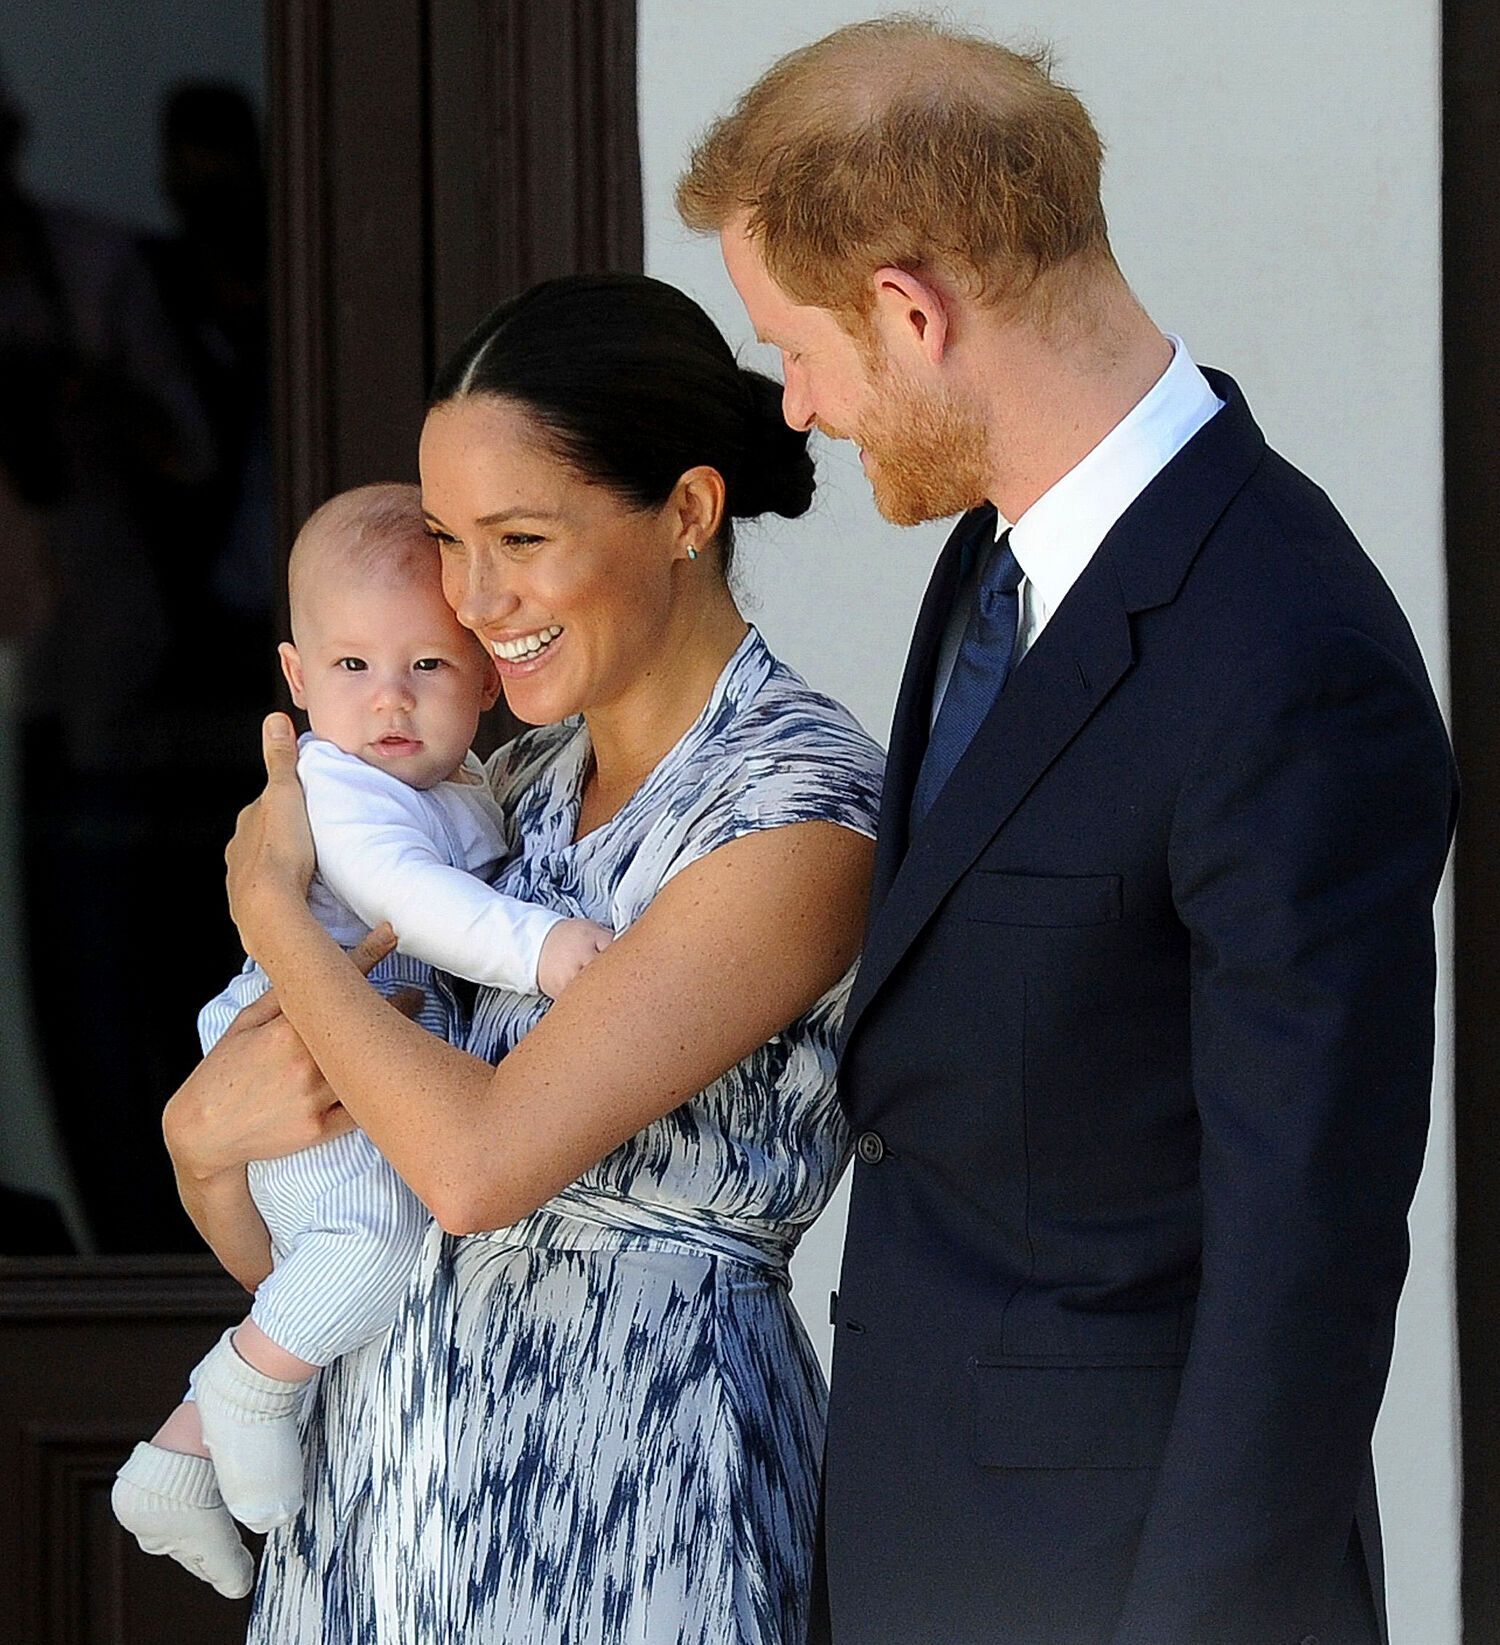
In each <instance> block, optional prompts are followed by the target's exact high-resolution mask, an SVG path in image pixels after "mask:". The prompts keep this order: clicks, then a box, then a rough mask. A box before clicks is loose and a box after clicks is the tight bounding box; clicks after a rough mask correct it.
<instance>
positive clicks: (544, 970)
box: [536, 920, 615, 999]
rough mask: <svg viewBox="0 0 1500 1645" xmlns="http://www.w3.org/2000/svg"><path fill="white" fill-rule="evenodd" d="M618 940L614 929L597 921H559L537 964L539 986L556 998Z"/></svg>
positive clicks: (546, 941) (549, 935)
mask: <svg viewBox="0 0 1500 1645" xmlns="http://www.w3.org/2000/svg"><path fill="white" fill-rule="evenodd" d="M614 940H615V934H614V932H613V931H611V930H609V929H608V927H607V926H603V925H596V924H595V923H594V922H593V920H559V921H558V922H557V924H556V925H554V926H553V927H552V929H551V930H550V931H549V932H548V933H547V935H546V937H545V938H544V939H543V942H542V952H541V956H540V957H539V958H538V960H537V964H536V985H537V987H538V988H540V989H541V991H542V992H543V993H544V994H547V995H550V996H551V998H553V999H556V998H557V996H558V995H559V994H560V993H562V991H563V989H565V988H566V987H567V986H568V984H569V983H570V982H572V980H573V979H574V977H576V976H577V975H578V973H579V972H580V971H582V970H583V968H584V966H586V965H587V964H588V963H589V962H590V961H591V960H595V959H597V958H598V957H599V955H600V954H602V953H603V952H604V950H605V949H606V948H608V947H609V945H610V944H611V943H612V942H613V941H614Z"/></svg>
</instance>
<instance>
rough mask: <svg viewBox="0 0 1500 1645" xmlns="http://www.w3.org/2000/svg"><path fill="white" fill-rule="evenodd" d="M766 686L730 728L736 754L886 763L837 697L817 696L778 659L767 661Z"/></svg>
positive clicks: (866, 764)
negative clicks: (784, 753) (773, 752)
mask: <svg viewBox="0 0 1500 1645" xmlns="http://www.w3.org/2000/svg"><path fill="white" fill-rule="evenodd" d="M768 662H769V665H770V666H769V669H768V671H767V673H766V677H765V681H764V683H763V684H762V685H761V687H760V689H759V690H758V691H757V692H755V694H754V695H753V696H751V697H750V698H749V699H748V700H747V701H746V702H745V704H744V706H743V709H742V712H741V713H740V714H738V715H737V716H736V717H735V718H734V720H732V721H731V722H730V724H729V726H728V727H727V731H728V744H729V747H730V749H731V750H733V751H739V752H747V753H748V752H750V751H751V750H754V749H763V748H766V747H778V748H784V749H787V750H789V751H790V750H796V751H799V752H805V753H808V754H817V753H820V752H821V753H822V754H824V755H825V756H826V757H827V758H828V759H830V760H832V761H834V762H836V763H852V764H854V765H856V766H859V767H861V768H864V767H873V768H874V770H875V771H876V773H877V774H878V773H879V771H880V770H881V768H882V767H883V765H884V763H885V754H884V752H883V751H882V749H881V747H880V744H879V743H877V742H876V741H875V739H874V738H873V737H872V736H870V734H869V733H868V732H867V731H866V730H865V728H864V727H863V726H862V725H861V724H860V723H859V721H858V720H857V719H855V717H854V716H853V715H852V714H851V713H850V712H849V710H848V709H847V708H845V707H844V705H843V704H842V703H841V702H839V701H838V700H837V699H836V698H833V697H830V696H827V695H826V694H825V693H823V692H821V691H815V690H814V689H813V688H812V687H811V686H810V685H809V684H808V683H807V681H806V680H805V679H803V677H802V676H801V675H800V674H799V673H798V672H797V671H796V669H794V668H791V667H789V666H788V665H787V664H786V663H784V662H782V661H781V660H780V659H779V658H776V657H768Z"/></svg>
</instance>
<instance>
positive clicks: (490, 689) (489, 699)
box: [481, 652, 500, 708]
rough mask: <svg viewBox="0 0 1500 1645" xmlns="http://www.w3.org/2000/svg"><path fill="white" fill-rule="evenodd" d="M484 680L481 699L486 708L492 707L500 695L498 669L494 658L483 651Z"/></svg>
mask: <svg viewBox="0 0 1500 1645" xmlns="http://www.w3.org/2000/svg"><path fill="white" fill-rule="evenodd" d="M484 671H485V675H486V678H485V682H484V696H483V698H482V699H481V700H482V701H483V703H484V706H485V707H486V708H493V707H494V706H495V703H496V702H497V701H498V699H499V696H500V671H499V669H497V668H496V667H495V663H494V659H493V658H492V657H491V656H490V655H489V653H488V652H486V653H485V665H484Z"/></svg>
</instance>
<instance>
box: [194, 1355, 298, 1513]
mask: <svg viewBox="0 0 1500 1645" xmlns="http://www.w3.org/2000/svg"><path fill="white" fill-rule="evenodd" d="M233 1334H234V1333H233V1332H232V1331H226V1332H225V1333H224V1335H223V1336H222V1337H220V1338H219V1340H218V1342H217V1343H216V1344H215V1345H214V1347H213V1348H212V1349H211V1350H210V1351H209V1353H208V1354H207V1355H206V1356H205V1357H204V1359H203V1360H202V1361H201V1362H200V1363H199V1365H198V1366H197V1368H196V1369H195V1370H194V1372H193V1374H192V1376H191V1378H190V1379H189V1381H190V1383H191V1386H192V1390H193V1398H194V1399H195V1400H196V1401H197V1403H198V1420H199V1421H200V1422H201V1423H202V1424H203V1443H204V1445H205V1446H207V1448H208V1451H209V1454H210V1456H211V1457H212V1458H213V1466H214V1473H215V1474H216V1475H217V1476H218V1480H219V1491H220V1493H221V1494H222V1496H223V1498H224V1505H225V1507H226V1508H228V1509H229V1511H230V1513H232V1514H233V1515H234V1517H235V1518H236V1519H237V1520H239V1522H240V1523H241V1524H242V1525H248V1526H249V1527H250V1529H251V1530H252V1531H269V1530H271V1529H272V1528H273V1527H274V1526H277V1525H285V1524H286V1523H287V1521H288V1520H290V1519H295V1518H296V1515H297V1510H298V1509H299V1508H300V1507H301V1506H302V1440H301V1436H300V1434H299V1433H298V1431H297V1407H298V1404H299V1403H300V1401H301V1398H302V1390H303V1389H304V1388H305V1387H306V1386H307V1384H306V1383H304V1382H283V1381H282V1380H281V1379H280V1378H279V1377H268V1376H267V1375H266V1374H265V1372H264V1371H257V1370H256V1369H255V1367H254V1366H253V1365H250V1364H247V1363H246V1361H244V1360H243V1359H241V1358H240V1355H239V1353H238V1351H237V1350H236V1348H235V1346H234V1343H233V1341H232V1340H231V1339H232V1337H233Z"/></svg>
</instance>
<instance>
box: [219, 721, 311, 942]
mask: <svg viewBox="0 0 1500 1645" xmlns="http://www.w3.org/2000/svg"><path fill="white" fill-rule="evenodd" d="M261 750H262V753H263V755H264V757H265V762H266V786H265V789H264V791H263V792H262V793H261V796H260V798H259V799H258V800H255V801H253V802H252V803H251V804H250V805H247V806H246V807H245V809H244V810H243V811H242V812H240V815H239V821H238V823H237V824H236V826H235V830H234V838H233V839H232V840H231V841H230V842H229V846H228V848H227V849H226V851H225V852H224V861H225V863H226V864H227V865H228V869H229V876H228V878H229V913H230V917H231V918H232V919H233V920H234V923H235V926H236V928H237V929H238V931H239V934H240V941H241V942H242V943H243V944H244V946H245V952H246V953H247V954H251V955H253V956H255V957H256V958H257V959H259V958H261V957H262V956H261V954H260V953H259V952H258V940H259V938H260V937H261V935H262V934H263V933H264V932H265V931H266V929H267V922H269V921H274V920H276V919H278V918H284V917H286V916H287V914H288V913H289V912H290V911H292V910H293V909H295V910H297V911H298V912H299V913H301V912H303V911H305V905H306V899H307V887H308V882H309V881H310V880H311V879H312V876H313V869H314V868H315V867H316V866H317V859H316V857H315V855H314V853H313V838H312V830H311V828H309V827H308V822H307V804H306V801H305V800H304V799H303V795H302V785H301V783H299V782H298V781H297V739H296V737H295V736H294V735H293V732H292V722H291V721H290V720H289V719H288V718H287V717H286V715H285V714H270V715H267V717H266V722H265V725H264V727H263V729H262V733H261Z"/></svg>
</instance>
